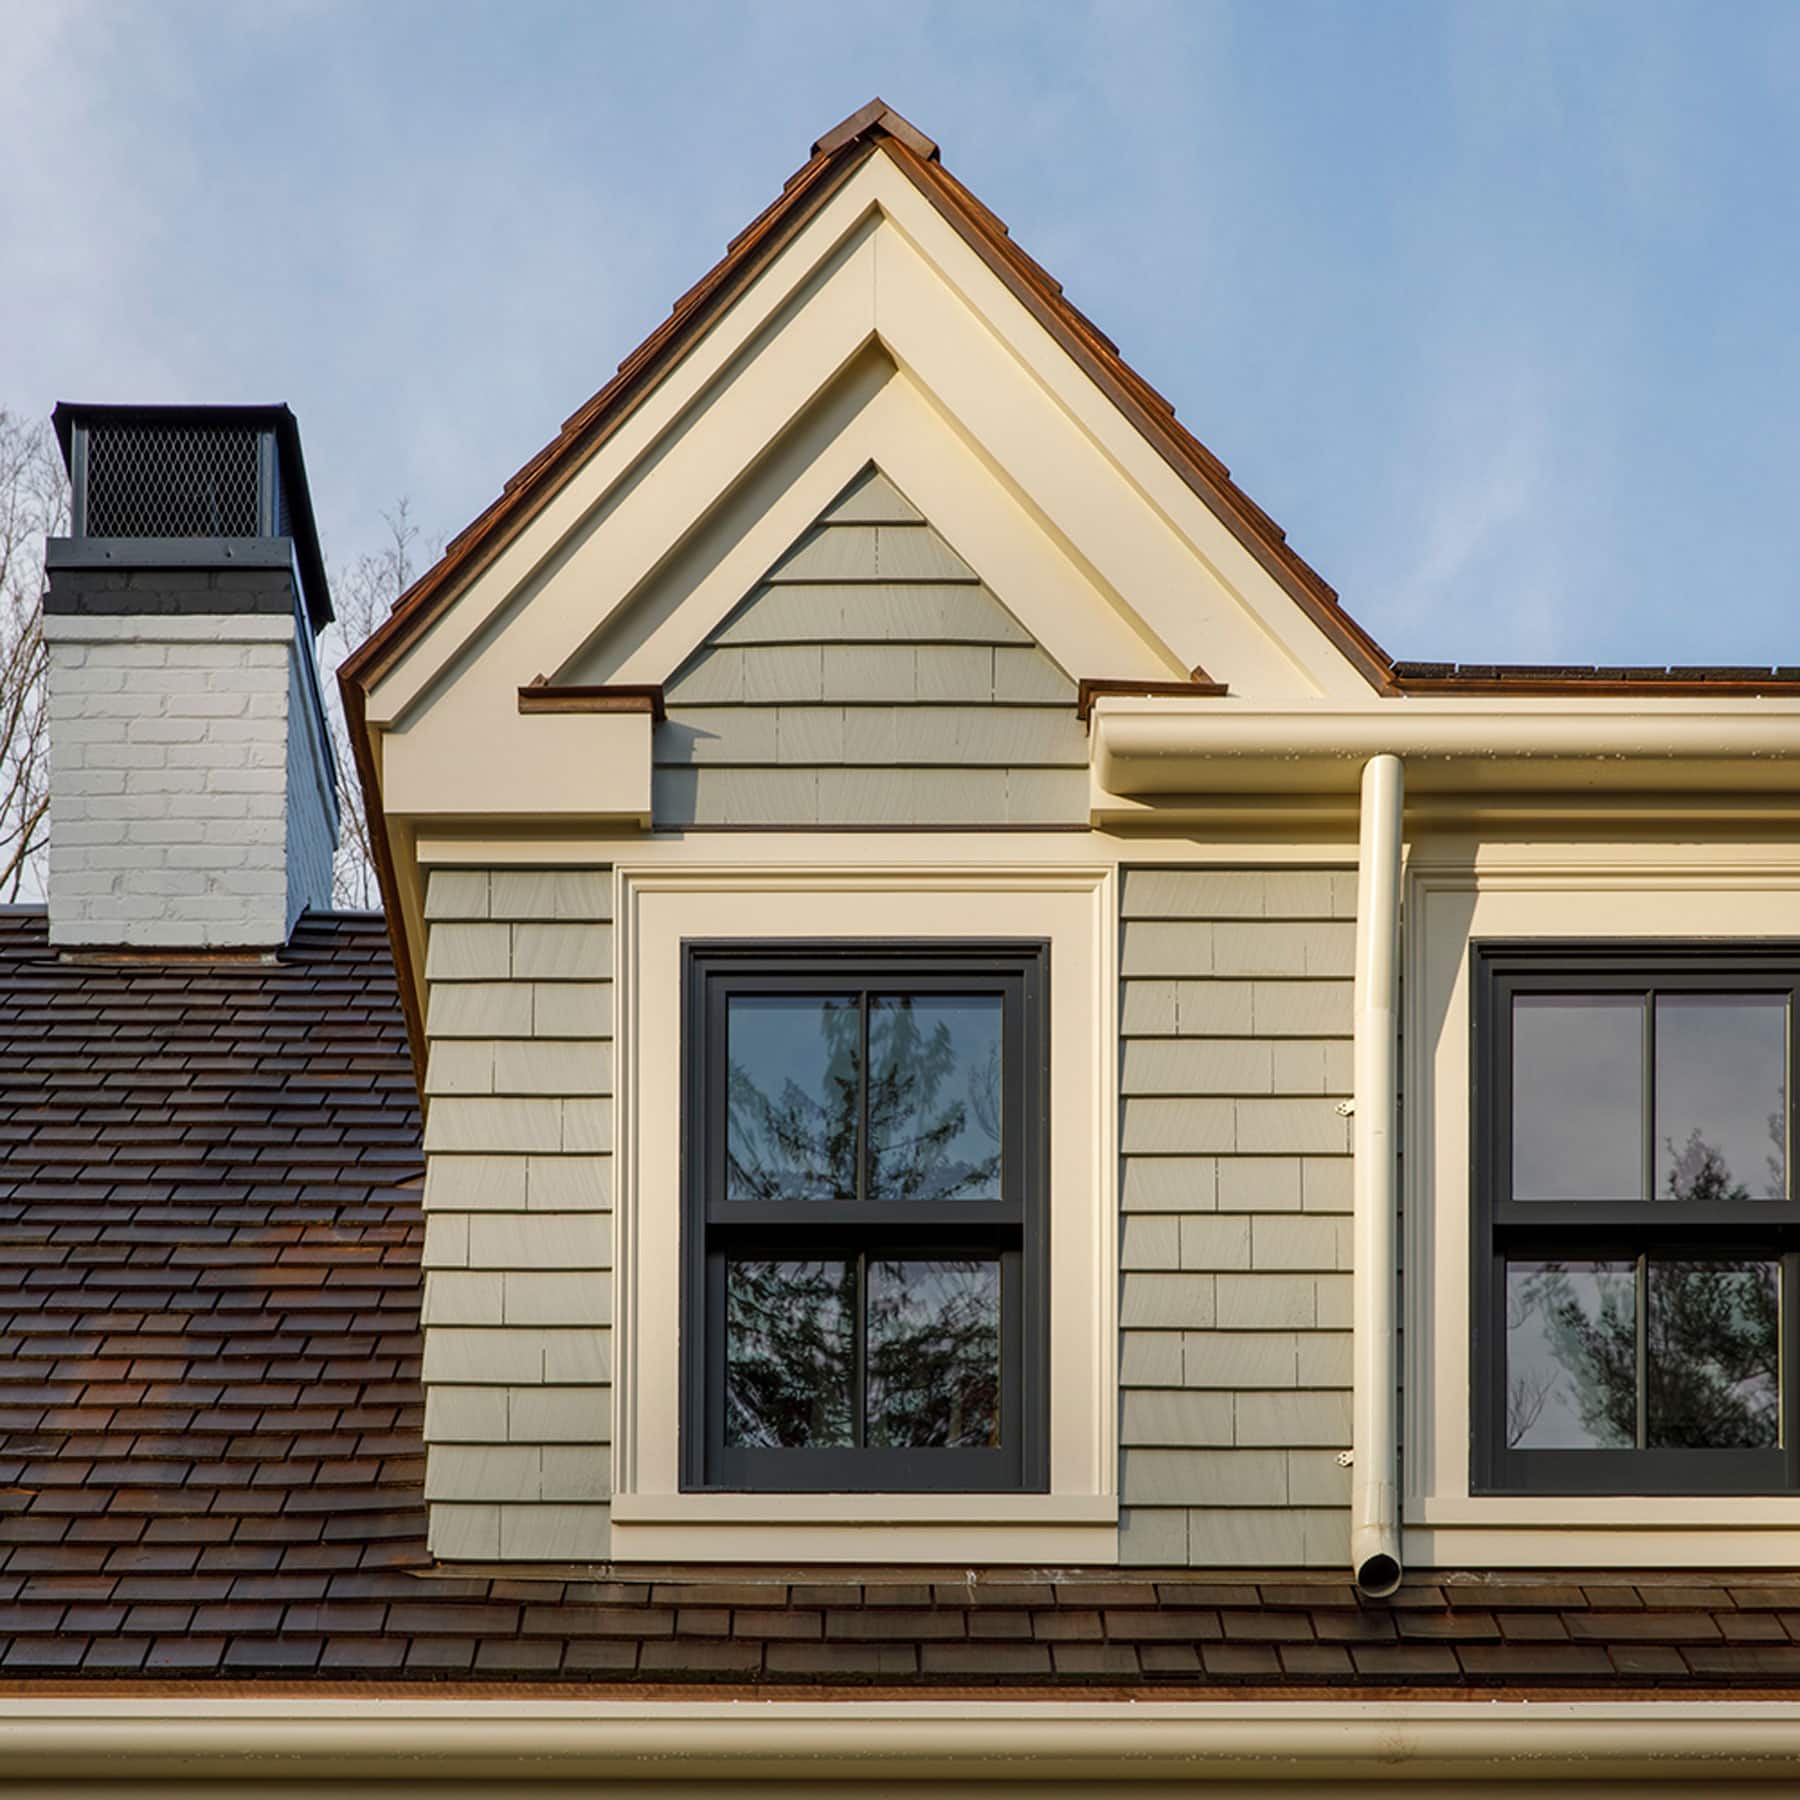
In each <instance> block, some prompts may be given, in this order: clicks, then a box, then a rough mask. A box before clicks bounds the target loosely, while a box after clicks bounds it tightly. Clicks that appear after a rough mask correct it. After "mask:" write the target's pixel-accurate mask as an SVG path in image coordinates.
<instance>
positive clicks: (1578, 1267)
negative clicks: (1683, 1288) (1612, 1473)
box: [1506, 1262, 1637, 1450]
mask: <svg viewBox="0 0 1800 1800" xmlns="http://www.w3.org/2000/svg"><path fill="white" fill-rule="evenodd" d="M1636 1442H1637V1269H1636V1265H1635V1264H1633V1263H1629V1262H1509V1263H1508V1264H1507V1265H1506V1444H1507V1448H1508V1449H1510V1450H1619V1449H1630V1448H1631V1446H1632V1445H1634V1444H1635V1443H1636Z"/></svg>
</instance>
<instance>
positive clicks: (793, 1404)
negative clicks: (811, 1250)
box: [725, 1261, 856, 1449]
mask: <svg viewBox="0 0 1800 1800" xmlns="http://www.w3.org/2000/svg"><path fill="white" fill-rule="evenodd" d="M855 1381H856V1265H855V1264H854V1263H847V1262H750V1261H742V1262H731V1263H728V1264H727V1265H726V1272H725V1441H726V1443H728V1444H744V1445H748V1446H750V1447H752V1448H755V1449H805V1448H812V1449H818V1448H822V1447H834V1446H836V1447H841V1446H844V1445H847V1444H850V1443H852V1442H854V1439H855V1429H856V1427H855V1401H854V1387H855Z"/></svg>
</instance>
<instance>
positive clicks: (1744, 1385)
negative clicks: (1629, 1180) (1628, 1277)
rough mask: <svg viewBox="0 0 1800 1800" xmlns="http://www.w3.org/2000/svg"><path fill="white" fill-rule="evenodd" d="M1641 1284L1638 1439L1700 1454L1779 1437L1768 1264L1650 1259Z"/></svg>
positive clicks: (1777, 1324)
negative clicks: (1642, 1371)
mask: <svg viewBox="0 0 1800 1800" xmlns="http://www.w3.org/2000/svg"><path fill="white" fill-rule="evenodd" d="M1649 1288H1650V1310H1649V1336H1648V1342H1647V1350H1648V1357H1649V1364H1650V1366H1649V1368H1648V1370H1647V1371H1646V1379H1647V1382H1648V1390H1649V1391H1648V1396H1647V1398H1648V1407H1647V1409H1646V1421H1647V1427H1648V1430H1647V1436H1648V1441H1649V1442H1650V1443H1651V1444H1652V1445H1655V1446H1657V1447H1659V1448H1662V1447H1667V1448H1675V1449H1705V1450H1721V1449H1723V1450H1757V1449H1764V1448H1767V1447H1770V1446H1772V1445H1775V1444H1777V1443H1779V1442H1780V1417H1781V1405H1780V1400H1781V1283H1780V1279H1779V1275H1778V1270H1777V1266H1776V1264H1775V1263H1773V1262H1721V1261H1696V1262H1677V1261H1665V1260H1663V1259H1662V1258H1659V1257H1652V1258H1651V1260H1650V1267H1649Z"/></svg>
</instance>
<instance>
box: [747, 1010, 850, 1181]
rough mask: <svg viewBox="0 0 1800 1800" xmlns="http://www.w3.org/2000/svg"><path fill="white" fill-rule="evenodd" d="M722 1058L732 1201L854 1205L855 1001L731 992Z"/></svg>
mask: <svg viewBox="0 0 1800 1800" xmlns="http://www.w3.org/2000/svg"><path fill="white" fill-rule="evenodd" d="M725 1057H726V1075H725V1079H726V1111H727V1118H728V1124H727V1130H726V1145H725V1164H726V1166H725V1194H726V1197H727V1198H728V1199H731V1200H838V1199H853V1198H854V1197H855V1195H856V1132H857V1118H858V1113H859V1111H860V1108H861V1104H862V1101H861V1095H860V1093H859V1091H858V1082H859V1081H860V1079H861V1073H862V1017H861V1011H860V1008H859V1006H858V1003H857V1001H856V1000H855V999H854V998H853V997H850V996H845V997H842V998H836V997H834V998H809V999H800V998H792V999H789V998H781V997H776V996H764V995H760V994H756V995H752V994H734V995H733V996H732V997H731V999H730V1000H728V1001H727V1002H726V1020H725Z"/></svg>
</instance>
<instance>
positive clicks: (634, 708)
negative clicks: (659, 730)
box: [519, 676, 668, 725]
mask: <svg viewBox="0 0 1800 1800" xmlns="http://www.w3.org/2000/svg"><path fill="white" fill-rule="evenodd" d="M519 711H520V712H522V713H648V714H649V715H650V717H651V720H652V721H653V722H654V723H655V724H658V725H660V724H661V723H662V722H663V720H664V719H665V718H666V717H667V716H668V715H667V713H666V712H665V711H664V709H663V691H662V683H661V682H657V681H646V682H628V681H615V682H610V683H607V684H605V685H599V686H581V685H570V686H566V687H553V686H552V685H551V684H550V683H549V682H547V681H545V680H544V679H543V677H542V676H540V677H539V678H538V679H537V680H536V681H534V682H532V684H531V685H530V686H529V687H522V688H520V689H519Z"/></svg>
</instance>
